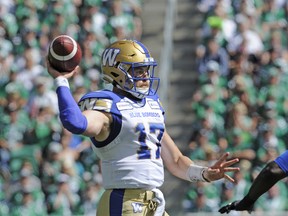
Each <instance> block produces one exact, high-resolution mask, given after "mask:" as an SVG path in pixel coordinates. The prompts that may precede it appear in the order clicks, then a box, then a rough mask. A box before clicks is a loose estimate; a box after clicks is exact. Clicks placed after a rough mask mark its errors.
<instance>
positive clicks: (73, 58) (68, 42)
mask: <svg viewBox="0 0 288 216" xmlns="http://www.w3.org/2000/svg"><path fill="white" fill-rule="evenodd" d="M81 58H82V51H81V47H80V46H79V44H78V43H77V42H76V41H75V40H74V39H73V38H72V37H70V36H68V35H60V36H57V37H56V38H54V39H53V40H52V42H51V44H50V46H49V50H48V61H49V63H50V64H51V66H52V67H53V68H54V69H56V70H57V71H59V72H71V71H72V70H74V69H75V67H76V66H77V65H79V63H80V61H81Z"/></svg>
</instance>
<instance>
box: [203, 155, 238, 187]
mask: <svg viewBox="0 0 288 216" xmlns="http://www.w3.org/2000/svg"><path fill="white" fill-rule="evenodd" d="M228 156H229V152H227V153H225V154H223V155H222V156H221V157H220V158H219V159H218V160H217V161H216V163H215V164H214V165H212V166H210V167H208V169H206V170H205V171H204V173H203V177H204V178H205V179H207V180H208V181H216V180H218V179H222V178H225V179H227V180H228V181H230V182H233V183H234V182H235V180H234V179H233V178H232V177H230V176H229V175H227V174H226V173H227V172H238V171H239V170H240V169H239V167H231V166H232V165H233V164H235V163H237V162H238V161H239V159H238V158H235V159H232V160H227V158H228Z"/></svg>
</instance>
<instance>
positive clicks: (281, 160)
mask: <svg viewBox="0 0 288 216" xmlns="http://www.w3.org/2000/svg"><path fill="white" fill-rule="evenodd" d="M275 163H277V164H278V166H279V167H280V168H281V169H282V170H283V171H284V172H285V173H286V175H287V176H288V150H287V151H285V152H284V153H282V154H281V155H280V156H278V157H277V158H276V159H275Z"/></svg>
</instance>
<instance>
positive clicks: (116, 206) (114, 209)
mask: <svg viewBox="0 0 288 216" xmlns="http://www.w3.org/2000/svg"><path fill="white" fill-rule="evenodd" d="M124 194H125V189H114V190H112V192H111V194H110V200H109V211H110V216H119V215H122V209H123V199H124Z"/></svg>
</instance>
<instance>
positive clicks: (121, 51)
mask: <svg viewBox="0 0 288 216" xmlns="http://www.w3.org/2000/svg"><path fill="white" fill-rule="evenodd" d="M156 66H157V62H156V61H154V59H153V58H152V57H151V55H150V52H149V50H148V49H147V48H146V47H145V46H144V45H143V44H142V43H140V42H139V41H136V40H120V41H117V42H114V43H113V44H111V45H110V46H109V47H107V48H106V49H105V50H104V52H103V54H102V64H101V67H102V71H103V79H104V81H106V82H108V83H111V84H112V85H113V86H115V87H117V88H120V89H122V90H124V91H126V92H129V93H130V94H132V95H133V96H135V97H137V98H140V99H141V98H143V97H145V96H147V95H154V94H155V93H156V92H157V89H158V87H159V83H160V79H159V78H158V77H154V68H155V67H156ZM137 67H147V68H148V71H147V72H148V73H147V75H146V76H137V75H136V74H135V73H134V69H135V68H137ZM138 80H149V87H148V88H145V89H143V88H142V89H140V88H137V87H136V84H135V82H136V81H138ZM152 86H154V87H155V89H154V90H152Z"/></svg>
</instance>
